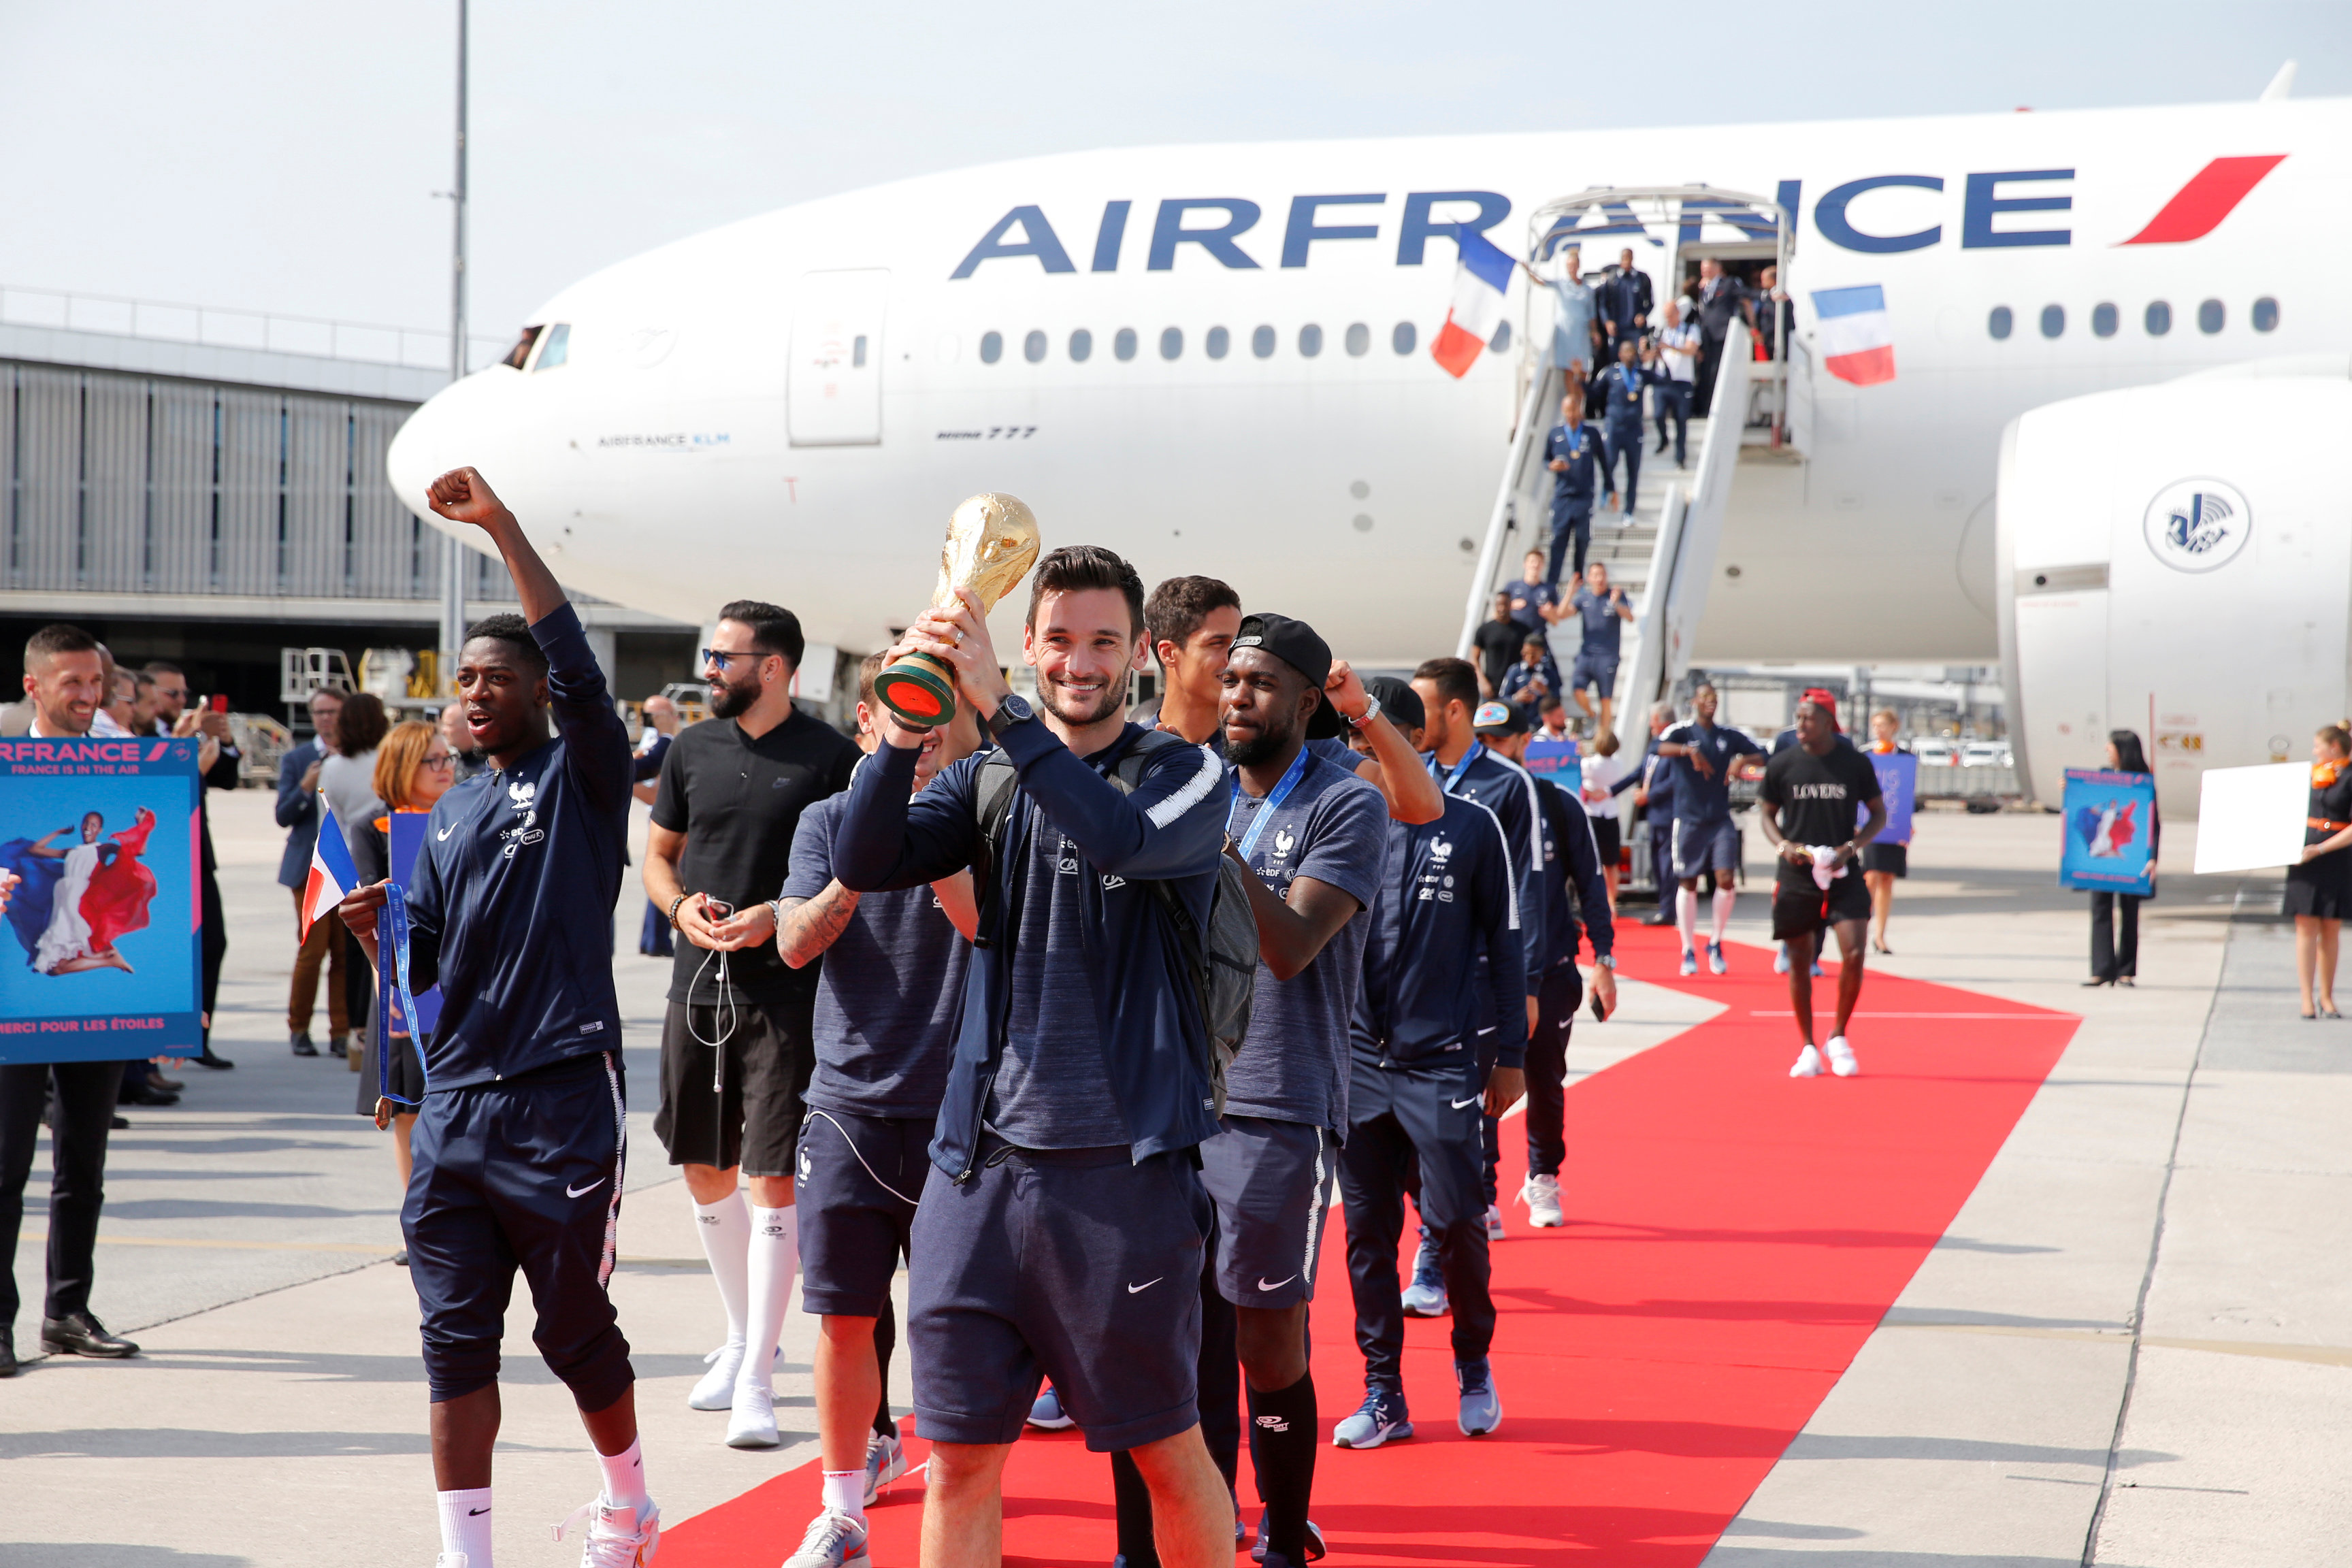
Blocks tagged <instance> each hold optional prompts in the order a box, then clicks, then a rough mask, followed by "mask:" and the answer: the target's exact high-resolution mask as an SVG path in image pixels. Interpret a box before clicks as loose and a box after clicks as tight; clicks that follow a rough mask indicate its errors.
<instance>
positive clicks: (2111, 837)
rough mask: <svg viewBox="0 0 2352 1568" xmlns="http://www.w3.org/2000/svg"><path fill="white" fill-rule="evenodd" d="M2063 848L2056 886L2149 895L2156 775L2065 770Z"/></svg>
mask: <svg viewBox="0 0 2352 1568" xmlns="http://www.w3.org/2000/svg"><path fill="white" fill-rule="evenodd" d="M2061 816H2063V818H2064V820H2065V825H2066V841H2065V848H2064V850H2063V852H2062V853H2061V854H2060V855H2059V858H2058V885H2059V886H2060V887H2062V888H2073V889H2077V890H2099V889H2105V891H2108V892H2112V893H2134V894H2137V895H2138V896H2139V897H2141V898H2143V899H2144V898H2147V897H2148V896H2149V895H2151V894H2152V893H2154V892H2155V891H2156V853H2155V851H2156V780H2155V778H2154V777H2152V776H2151V775H2149V774H2147V773H2108V772H2107V771H2105V769H2102V768H2068V769H2067V770H2066V795H2065V805H2064V806H2063V810H2062V812H2061Z"/></svg>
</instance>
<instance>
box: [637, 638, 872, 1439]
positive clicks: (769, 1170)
mask: <svg viewBox="0 0 2352 1568" xmlns="http://www.w3.org/2000/svg"><path fill="white" fill-rule="evenodd" d="M803 646H804V644H803V639H802V637H801V623H800V620H799V618H798V617H796V616H794V615H793V613H792V612H791V611H790V610H786V609H782V608H780V607H778V606H777V605H769V604H762V603H761V602H760V601H759V600H757V599H738V600H736V601H735V602H734V603H733V604H731V605H727V606H725V607H724V608H723V609H721V610H720V611H719V625H718V629H717V630H715V631H714V632H712V633H711V646H710V647H707V648H705V649H703V650H702V664H703V672H704V679H706V680H708V681H709V686H710V721H709V722H708V723H702V724H693V725H689V726H688V727H687V728H686V729H685V730H683V731H679V732H678V734H677V738H676V739H674V740H673V741H672V742H670V747H669V754H668V755H667V757H665V758H664V759H663V761H662V770H661V785H660V789H659V791H658V793H657V794H656V797H655V800H654V809H653V823H652V826H650V827H649V828H647V830H646V896H647V897H649V898H651V899H652V900H653V901H654V902H655V903H656V904H657V905H659V906H660V908H661V910H662V916H663V918H664V919H665V920H667V921H668V922H669V923H670V924H671V925H672V926H674V927H675V928H676V929H677V931H680V932H682V933H684V935H685V937H686V941H684V942H680V943H678V944H677V955H676V957H675V959H674V961H673V963H674V968H673V970H672V972H671V979H670V988H669V1012H668V1016H667V1018H665V1019H664V1021H663V1024H662V1102H661V1112H660V1114H659V1115H658V1116H656V1118H655V1119H654V1131H655V1132H656V1133H657V1134H658V1135H659V1136H660V1138H661V1141H662V1146H663V1147H664V1148H665V1149H667V1150H668V1151H669V1159H670V1163H672V1164H674V1165H683V1166H684V1167H685V1168H686V1190H687V1194H688V1196H689V1197H691V1198H692V1199H693V1200H694V1217H695V1220H696V1226H695V1228H696V1231H697V1233H698V1235H699V1236H700V1237H701V1238H702V1250H703V1255H704V1256H705V1257H707V1258H709V1260H710V1272H711V1277H712V1278H713V1279H716V1280H717V1281H718V1285H719V1301H720V1302H721V1304H723V1305H724V1307H725V1308H726V1311H727V1342H726V1343H725V1344H724V1345H722V1346H721V1347H720V1348H719V1354H718V1356H717V1357H716V1358H715V1359H714V1360H713V1361H712V1363H711V1365H710V1370H709V1372H708V1373H705V1374H704V1375H703V1378H702V1381H701V1382H699V1383H698V1384H695V1386H694V1392H693V1393H692V1394H689V1395H688V1399H687V1403H688V1404H689V1405H692V1406H693V1407H694V1408H695V1409H697V1410H725V1411H727V1412H729V1415H728V1420H727V1442H728V1445H729V1447H737V1448H772V1447H775V1446H776V1441H777V1439H776V1416H775V1409H774V1405H775V1386H774V1384H773V1382H772V1363H773V1362H774V1358H775V1352H776V1336H777V1334H778V1333H779V1332H780V1331H782V1326H783V1321H784V1309H785V1306H786V1304H787V1303H788V1302H790V1300H792V1290H793V1268H794V1266H795V1264H796V1262H797V1260H798V1258H799V1247H798V1236H797V1231H798V1224H797V1216H796V1215H794V1214H793V1151H794V1148H795V1146H796V1143H797V1140H798V1139H799V1136H800V1126H801V1114H802V1110H803V1107H802V1100H801V1096H802V1095H803V1092H804V1091H805V1090H806V1089H807V1088H808V1081H809V1073H810V1071H811V1069H812V1068H813V1067H814V1063H815V1054H814V1051H815V1047H814V1045H813V1044H812V1037H811V1034H810V1031H811V1029H812V1027H813V1018H814V1012H815V1008H816V983H817V971H816V969H815V968H814V967H811V968H807V969H800V970H796V969H793V967H792V966H791V965H789V964H787V963H784V961H783V959H782V956H781V955H780V954H779V953H778V952H776V945H775V936H776V911H775V910H774V909H773V908H772V907H771V906H770V904H769V903H768V901H767V900H770V899H772V898H774V897H775V896H776V889H778V888H781V887H782V886H783V885H784V878H785V877H786V875H788V874H789V873H790V871H791V869H792V852H793V829H794V828H796V827H797V826H799V825H800V820H801V813H802V812H803V811H804V810H805V809H807V808H808V806H810V805H813V804H814V803H815V802H817V801H820V800H823V799H824V797H825V796H827V795H837V794H839V793H840V792H841V791H842V790H843V789H845V788H846V787H847V786H848V784H849V774H850V770H851V769H853V768H855V767H856V765H857V758H858V752H857V747H856V744H855V743H853V742H851V741H850V740H849V738H848V737H847V736H845V735H843V734H842V733H840V732H839V731H836V730H835V729H833V728H832V727H831V726H829V725H826V724H824V723H821V722H819V721H816V720H814V719H812V718H810V717H809V716H808V715H807V714H805V713H803V712H802V711H800V710H799V709H797V708H795V707H794V706H793V697H792V686H793V674H794V672H795V671H797V670H798V669H799V668H800V662H801V653H802V649H803ZM739 1174H740V1175H743V1176H749V1177H750V1178H751V1211H750V1212H749V1213H747V1212H746V1211H745V1209H744V1206H743V1200H742V1198H741V1197H740V1196H739V1195H738V1194H737V1191H736V1188H737V1184H738V1177H739Z"/></svg>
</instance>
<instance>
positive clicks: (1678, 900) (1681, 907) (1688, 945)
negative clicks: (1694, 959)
mask: <svg viewBox="0 0 2352 1568" xmlns="http://www.w3.org/2000/svg"><path fill="white" fill-rule="evenodd" d="M1675 925H1677V926H1679V927H1681V928H1682V933H1683V951H1684V952H1695V951H1696V949H1697V947H1698V889H1696V888H1685V889H1681V890H1680V891H1678V892H1677V893H1675Z"/></svg>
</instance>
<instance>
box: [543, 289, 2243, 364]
mask: <svg viewBox="0 0 2352 1568" xmlns="http://www.w3.org/2000/svg"><path fill="white" fill-rule="evenodd" d="M2213 308H2214V310H2217V311H2218V310H2220V309H2221V307H2220V306H2219V305H2216V306H2214V307H2213ZM2207 331H2211V329H2210V328H2208V329H2207ZM571 357H572V324H571V323H570V322H569V321H558V322H556V323H555V325H553V326H551V327H550V328H548V329H547V331H544V332H542V333H541V334H540V339H539V358H538V359H537V360H536V361H534V362H533V363H532V364H531V367H530V368H531V369H532V370H534V371H541V370H553V369H554V368H555V367H556V366H557V365H560V364H562V363H563V362H564V361H566V360H568V359H570V358H571Z"/></svg>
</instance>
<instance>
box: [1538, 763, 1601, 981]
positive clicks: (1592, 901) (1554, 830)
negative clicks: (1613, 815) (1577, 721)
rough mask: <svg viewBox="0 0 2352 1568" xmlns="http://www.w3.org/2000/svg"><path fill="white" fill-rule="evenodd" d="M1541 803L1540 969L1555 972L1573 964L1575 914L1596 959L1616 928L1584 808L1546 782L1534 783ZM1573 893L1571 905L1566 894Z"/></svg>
mask: <svg viewBox="0 0 2352 1568" xmlns="http://www.w3.org/2000/svg"><path fill="white" fill-rule="evenodd" d="M1536 794H1537V795H1538V797H1540V798H1541V799H1542V801H1543V812H1544V864H1543V894H1544V896H1543V929H1544V968H1545V969H1547V970H1550V969H1557V968H1558V967H1559V966H1560V965H1561V964H1563V963H1575V962H1576V948H1577V938H1578V937H1579V936H1580V934H1582V932H1581V931H1580V930H1579V927H1578V924H1577V919H1576V910H1577V907H1579V906H1580V907H1581V908H1582V909H1583V910H1584V930H1586V931H1590V932H1591V936H1592V954H1593V956H1594V957H1596V958H1598V957H1600V956H1601V955H1602V954H1604V953H1607V952H1611V951H1612V949H1614V948H1615V946H1616V944H1617V927H1616V922H1615V921H1612V919H1611V918H1610V915H1609V882H1608V879H1607V878H1605V877H1604V876H1602V875H1601V846H1600V844H1599V843H1598V842H1597V841H1596V840H1595V839H1594V838H1593V837H1592V818H1591V816H1587V815H1586V814H1585V810H1584V803H1583V802H1582V801H1580V800H1579V799H1577V798H1576V797H1575V796H1574V795H1570V794H1569V793H1568V791H1566V790H1564V789H1562V788H1560V787H1559V785H1558V784H1554V783H1552V782H1551V781H1550V780H1549V779H1538V780H1536ZM1570 889H1575V893H1576V900H1575V904H1574V905H1571V904H1570V901H1569V891H1570Z"/></svg>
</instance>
